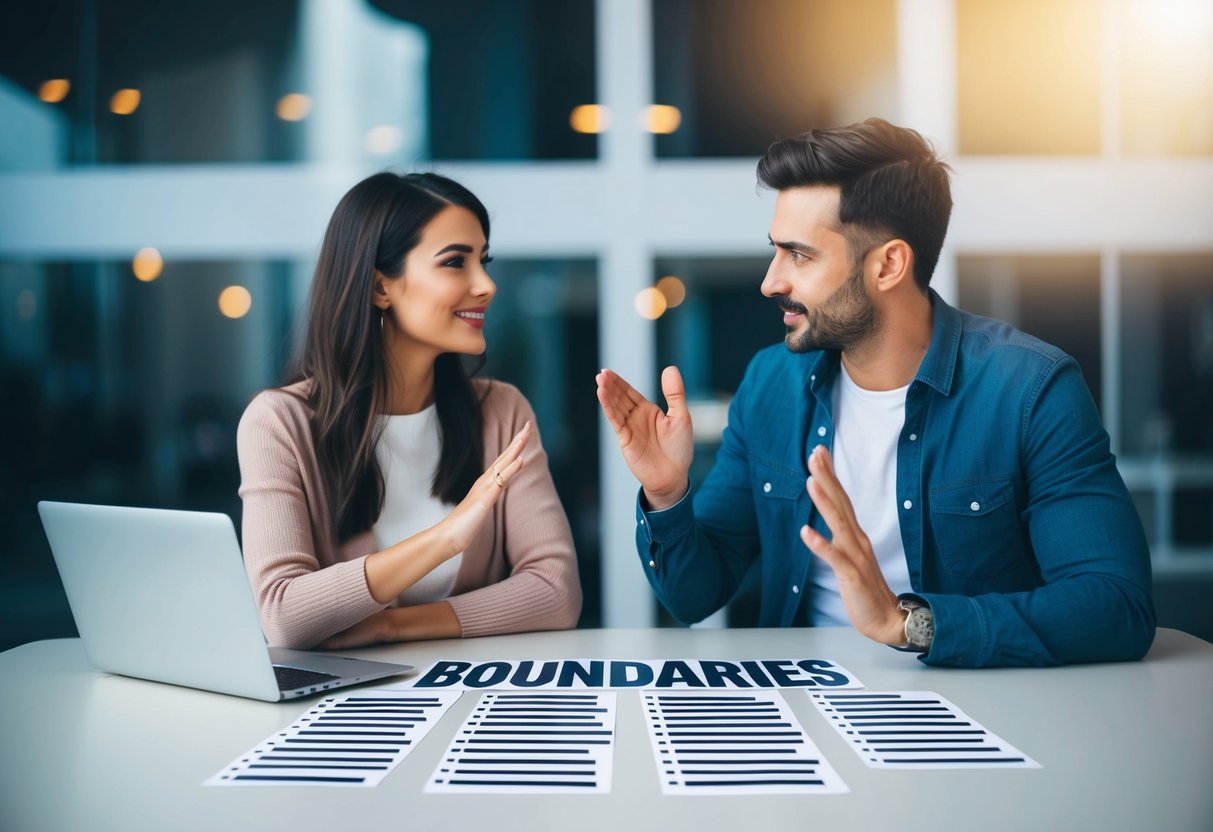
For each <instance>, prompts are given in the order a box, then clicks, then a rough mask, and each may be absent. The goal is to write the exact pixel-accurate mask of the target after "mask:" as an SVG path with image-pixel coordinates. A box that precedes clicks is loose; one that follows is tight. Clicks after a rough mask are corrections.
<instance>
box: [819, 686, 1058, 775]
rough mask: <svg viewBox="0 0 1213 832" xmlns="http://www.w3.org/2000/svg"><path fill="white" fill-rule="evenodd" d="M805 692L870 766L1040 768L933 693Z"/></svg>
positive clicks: (1027, 757)
mask: <svg viewBox="0 0 1213 832" xmlns="http://www.w3.org/2000/svg"><path fill="white" fill-rule="evenodd" d="M806 692H807V693H808V694H809V696H810V697H811V698H812V700H813V704H814V705H816V706H817V709H818V710H819V711H821V714H822V716H824V717H825V718H826V721H827V722H829V723H830V724H831V725H833V726H834V728H835V729H836V730H837V731H838V733H839V734H841V735H842V738H843V739H844V740H846V742H847V745H849V746H851V748H853V749H855V753H856V754H858V755H859V756H860V757H861V758H862V759H863V761H864V762H865V763H867V764H868V766H869V767H870V768H900V769H924V768H1040V764H1039V763H1037V762H1036V761H1035V760H1033V759H1032V758H1031V757H1029V756H1027V755H1026V754H1024V753H1023V752H1022V751H1019V750H1018V749H1016V748H1015V747H1014V746H1012V745H1011V744H1009V743H1007V742H1005V741H1004V740H1003V739H1002V738H1001V737H998V736H996V735H995V734H992V733H990V732H989V731H987V730H986V729H985V728H983V727H982V726H981V724H980V723H978V722H976V721H975V720H973V719H972V718H970V717H969V716H968V714H966V713H965V712H964V711H962V710H960V709H959V708H957V707H956V706H955V705H953V704H952V703H951V702H949V701H948V700H947V699H944V698H943V697H942V696H940V695H939V694H938V693H934V692H933V691H922V690H912V691H894V692H883V693H882V692H877V691H864V692H863V693H815V692H811V691H806Z"/></svg>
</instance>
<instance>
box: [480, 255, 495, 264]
mask: <svg viewBox="0 0 1213 832" xmlns="http://www.w3.org/2000/svg"><path fill="white" fill-rule="evenodd" d="M492 262H493V258H492V257H490V256H489V255H487V254H486V255H485V256H484V257H481V258H480V265H482V266H487V265H488V264H489V263H492Z"/></svg>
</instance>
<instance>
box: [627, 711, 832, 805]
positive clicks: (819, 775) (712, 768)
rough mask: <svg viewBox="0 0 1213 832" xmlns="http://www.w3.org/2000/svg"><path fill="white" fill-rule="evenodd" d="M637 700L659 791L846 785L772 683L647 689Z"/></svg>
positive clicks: (823, 789)
mask: <svg viewBox="0 0 1213 832" xmlns="http://www.w3.org/2000/svg"><path fill="white" fill-rule="evenodd" d="M642 705H643V707H644V710H645V717H646V722H647V723H648V726H649V738H650V739H651V740H652V741H653V756H654V757H655V758H656V760H657V772H658V775H659V776H660V777H661V790H662V792H663V793H665V794H669V795H687V794H844V793H846V792H849V791H850V789H848V788H847V786H846V784H845V783H844V782H843V781H842V778H841V777H839V776H838V774H837V773H836V772H835V771H834V769H833V767H832V766H831V765H830V764H829V763H828V762H826V760H825V758H824V757H822V756H821V752H820V751H818V750H817V746H816V745H814V744H813V741H812V740H811V739H809V737H808V735H807V734H805V732H804V730H803V729H802V728H801V727H800V723H799V722H797V721H796V716H795V715H794V714H793V713H792V711H791V709H790V708H789V707H788V704H787V702H785V701H784V700H783V697H782V696H780V695H779V694H778V693H777V692H775V691H766V690H756V691H747V692H745V693H741V692H733V691H727V692H726V691H712V692H702V691H700V692H694V693H691V692H684V691H669V690H646V691H644V692H643V699H642Z"/></svg>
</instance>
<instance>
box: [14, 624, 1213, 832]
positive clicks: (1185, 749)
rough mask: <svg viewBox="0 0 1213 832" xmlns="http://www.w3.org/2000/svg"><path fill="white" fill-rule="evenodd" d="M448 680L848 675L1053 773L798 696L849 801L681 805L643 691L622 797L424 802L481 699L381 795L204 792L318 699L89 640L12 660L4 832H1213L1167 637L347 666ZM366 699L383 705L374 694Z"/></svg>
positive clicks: (799, 645) (464, 702) (414, 654)
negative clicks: (877, 724)
mask: <svg viewBox="0 0 1213 832" xmlns="http://www.w3.org/2000/svg"><path fill="white" fill-rule="evenodd" d="M350 652H351V654H353V655H359V656H363V657H366V658H373V659H383V660H387V661H402V662H407V663H410V664H413V665H416V666H417V667H418V668H424V667H425V666H427V665H428V664H429V663H431V662H433V661H436V660H439V659H461V660H471V661H487V660H493V659H499V660H518V659H528V658H529V659H637V660H644V659H721V660H734V661H736V660H741V659H804V658H820V659H830V660H833V661H835V662H837V663H838V664H841V665H842V666H843V667H845V668H846V669H847V670H849V671H850V672H851V673H852V674H853V675H854V676H856V677H857V678H858V679H859V680H860V681H861V682H863V683H864V684H865V685H866V686H867V687H868V688H869V689H872V690H930V691H935V692H937V693H939V694H941V695H943V696H944V697H946V698H948V699H950V700H951V701H952V702H953V703H955V704H956V706H957V707H959V708H960V709H961V710H963V711H966V712H967V713H968V714H969V716H971V717H973V718H974V719H975V720H977V721H978V722H980V723H982V725H984V726H985V727H986V728H987V729H988V730H990V731H992V732H994V733H995V734H998V735H999V736H1001V737H1002V738H1003V739H1004V740H1006V741H1007V742H1009V743H1011V744H1012V745H1014V746H1016V747H1017V748H1019V749H1020V750H1021V751H1023V752H1024V753H1026V754H1028V755H1029V756H1030V757H1032V758H1033V759H1035V760H1036V761H1037V762H1039V763H1040V764H1041V768H1040V769H1001V770H972V769H964V770H945V771H901V770H883V769H869V768H868V767H867V766H866V765H864V763H863V762H862V761H861V760H860V759H859V756H858V755H856V754H855V753H854V752H853V751H852V750H851V749H850V748H848V747H847V746H846V744H845V743H844V741H843V740H842V738H840V737H839V736H838V735H837V734H836V733H835V731H834V730H833V729H832V728H831V727H830V726H829V725H827V724H826V722H825V720H824V719H822V717H821V716H820V714H818V712H817V710H816V708H814V707H813V704H812V702H811V701H810V700H809V697H808V696H807V695H806V694H805V693H803V692H802V691H800V690H784V691H783V696H784V698H785V699H786V700H787V702H788V705H789V706H790V707H791V709H792V711H793V712H794V713H795V714H796V716H797V717H798V718H799V720H800V722H801V724H802V725H803V726H804V728H805V730H806V731H807V733H808V734H809V736H810V737H812V739H813V741H814V742H815V743H816V744H817V746H818V747H819V748H820V750H821V752H822V754H823V755H824V756H825V758H826V759H827V760H829V761H830V763H831V764H832V765H833V766H834V768H835V770H836V771H837V772H838V773H839V774H840V775H841V776H842V778H843V780H845V781H846V783H847V785H848V786H849V787H850V789H851V793H850V794H844V795H814V796H806V795H797V796H782V795H776V796H771V795H738V796H710V795H696V796H692V797H686V796H669V797H667V796H664V795H662V793H661V787H660V784H659V781H658V776H657V769H656V766H655V764H654V761H653V754H652V748H651V745H650V741H649V738H648V734H647V728H646V726H645V723H644V719H643V714H642V711H641V707H640V698H639V694H638V693H637V692H636V691H634V690H624V691H620V692H619V694H618V704H617V714H616V730H617V734H616V740H615V760H614V770H613V771H614V773H613V780H614V782H613V788H612V792H611V794H608V795H552V796H546V795H545V796H537V795H527V796H519V795H459V796H454V795H444V794H425V793H424V792H423V791H422V790H423V788H424V786H425V783H426V781H427V779H428V777H429V775H430V774H431V773H432V772H433V770H434V768H435V766H436V764H437V762H438V760H439V758H440V757H441V755H442V753H443V752H444V751H445V749H446V747H447V744H448V743H449V741H450V739H451V737H452V735H453V734H454V732H455V729H456V728H457V727H458V726H459V724H461V722H462V721H463V719H464V718H465V717H466V716H467V715H468V713H469V712H470V711H471V708H472V706H473V704H474V703H475V702H476V701H477V699H478V698H479V694H478V693H477V692H474V691H468V692H467V693H466V694H465V695H464V696H463V697H461V698H460V700H459V701H458V702H456V703H455V705H454V706H452V707H451V709H450V710H449V711H448V712H447V713H446V715H445V716H444V717H443V718H442V720H441V721H440V722H439V723H438V724H437V725H436V726H435V727H434V728H433V730H432V731H431V732H430V733H429V735H428V736H427V737H426V738H425V739H424V740H423V741H422V742H421V743H420V744H419V745H418V747H417V748H416V749H415V750H414V751H413V752H412V753H411V754H410V755H409V757H408V758H406V759H405V760H404V761H403V762H402V763H401V764H400V765H399V766H398V767H397V768H396V769H395V771H393V772H392V773H391V774H389V775H388V776H387V778H386V779H385V780H384V781H383V782H382V783H381V784H380V785H379V786H378V787H376V788H373V789H359V788H353V789H335V788H323V787H307V786H277V787H265V788H214V787H203V786H202V782H203V781H204V780H206V779H207V778H208V777H210V776H211V775H212V774H214V773H215V772H217V771H218V770H219V769H221V768H222V767H223V766H225V765H226V764H228V763H229V762H231V761H232V760H233V759H235V758H236V757H237V756H239V755H240V754H242V753H244V752H245V751H247V750H248V749H249V748H251V747H253V746H254V745H256V744H257V743H259V742H260V741H261V740H263V739H264V738H265V737H267V736H269V735H270V734H272V733H273V732H275V731H278V730H281V729H282V728H283V727H285V726H287V725H289V724H291V723H292V722H293V721H294V720H295V718H296V717H297V716H299V715H300V714H302V713H303V712H304V711H306V710H307V709H308V708H310V707H311V705H312V704H314V702H315V701H316V700H317V699H318V698H319V697H312V698H310V699H303V700H296V701H294V702H288V703H281V704H271V703H264V702H256V701H253V700H246V699H239V698H236V697H230V696H223V695H220V694H212V693H206V692H203V691H196V690H190V689H187V688H179V687H174V686H171V685H161V684H156V683H154V682H146V681H142V680H138V679H129V678H125V677H121V676H112V675H108V674H104V673H100V672H97V671H96V670H93V669H92V668H91V666H90V665H89V664H88V662H87V660H86V658H85V655H84V652H83V650H82V648H81V646H80V642H79V641H78V640H77V639H63V640H55V641H41V642H35V643H32V644H26V645H22V646H20V647H17V648H14V649H12V650H9V651H7V652H5V653H3V654H0V680H3V686H4V690H5V692H6V697H5V699H6V703H5V707H3V708H0V749H2V752H0V753H2V754H3V767H2V769H0V829H2V830H5V831H6V832H25V831H26V830H77V829H79V830H143V829H148V830H187V829H199V830H216V829H239V830H243V829H256V830H273V829H288V828H289V829H292V830H309V829H328V830H331V829H334V828H338V829H366V828H371V827H379V828H402V827H404V826H406V825H407V828H410V829H425V830H434V829H471V828H490V827H489V824H490V823H491V824H492V826H491V828H492V829H493V830H494V832H496V830H513V829H519V830H522V829H526V830H536V829H627V830H632V829H653V828H660V829H662V830H678V829H727V828H729V827H730V826H736V827H739V828H745V829H747V830H748V829H753V828H755V822H756V821H757V822H758V823H760V824H761V828H763V829H764V830H765V829H798V830H803V829H805V828H812V827H813V826H815V825H817V824H823V825H824V826H823V828H832V829H840V828H854V829H879V830H888V829H898V830H900V829H923V830H927V829H930V830H936V832H938V830H950V829H964V830H971V829H975V828H980V829H981V830H982V832H992V831H993V830H1000V829H1016V830H1021V829H1065V828H1071V829H1082V830H1086V829H1100V830H1116V829H1126V830H1143V829H1165V830H1168V832H1182V830H1199V832H1208V831H1209V830H1211V829H1213V789H1210V788H1209V786H1210V785H1211V784H1213V695H1211V694H1213V645H1210V644H1208V643H1207V642H1204V641H1201V640H1200V639H1197V638H1195V637H1193V636H1190V635H1187V634H1185V633H1181V632H1178V631H1175V630H1165V629H1160V630H1159V631H1158V635H1157V638H1156V639H1155V642H1154V647H1153V649H1152V650H1151V651H1150V653H1149V655H1148V656H1147V657H1146V659H1145V660H1144V661H1142V662H1132V663H1126V664H1103V665H1080V666H1074V667H1062V668H1048V669H993V670H990V669H987V670H955V669H939V668H928V667H926V666H924V665H922V664H921V663H920V662H918V661H917V660H916V659H914V658H913V657H911V656H909V655H907V654H903V653H898V652H896V651H893V650H889V649H888V648H885V647H881V646H880V645H876V644H873V643H871V642H869V641H867V640H866V639H864V638H862V637H861V636H859V635H858V634H856V633H855V632H854V631H852V630H850V629H848V628H828V629H804V630H796V629H791V630H700V629H653V630H573V631H568V632H560V633H529V634H522V635H513V636H500V637H495V638H481V639H468V640H466V641H461V640H451V641H434V642H424V643H415V644H403V645H391V646H385V647H376V648H367V649H363V650H357V651H350ZM369 687H374V683H371V684H370V686H369Z"/></svg>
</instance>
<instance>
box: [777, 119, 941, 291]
mask: <svg viewBox="0 0 1213 832" xmlns="http://www.w3.org/2000/svg"><path fill="white" fill-rule="evenodd" d="M949 171H950V168H949V167H948V166H947V165H945V164H944V163H943V162H941V161H940V160H939V157H937V156H936V155H935V151H934V149H933V148H932V147H931V145H930V144H928V143H927V141H926V139H924V138H923V137H922V136H921V135H919V134H918V132H917V131H914V130H910V129H909V128H907V127H898V126H896V125H893V124H890V123H889V122H887V121H885V120H884V119H879V118H870V119H868V120H867V121H865V122H863V123H861V124H852V125H850V126H849V127H832V128H829V129H821V130H810V131H809V132H807V133H802V134H800V135H799V136H795V137H793V138H790V139H783V140H782V141H778V142H775V144H773V145H771V147H770V148H769V149H768V150H767V152H766V154H765V155H764V156H763V157H762V159H760V160H759V162H758V181H759V182H761V183H762V184H763V185H765V186H766V187H768V188H773V189H775V190H777V191H785V190H788V189H789V188H801V187H807V186H810V185H830V186H837V187H838V188H840V189H841V191H842V196H841V199H840V201H839V203H838V220H839V222H840V223H841V224H842V233H843V234H844V235H845V236H846V238H847V242H848V247H849V248H850V251H851V259H852V260H853V261H856V262H858V260H859V258H861V257H863V255H864V254H866V253H867V252H868V251H869V250H870V249H871V248H872V246H874V245H878V244H879V243H881V242H885V241H888V240H892V239H901V240H905V241H906V243H908V244H909V246H910V248H911V249H912V250H913V252H914V282H915V283H917V284H918V286H919V288H921V289H922V290H923V291H924V292H925V291H926V289H927V286H928V285H929V284H930V282H931V274H932V273H933V272H934V271H935V264H936V263H938V262H939V251H940V249H942V248H943V238H944V235H945V234H947V231H948V219H949V217H950V216H951V214H952V193H951V189H950V188H949V186H948V172H949Z"/></svg>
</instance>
